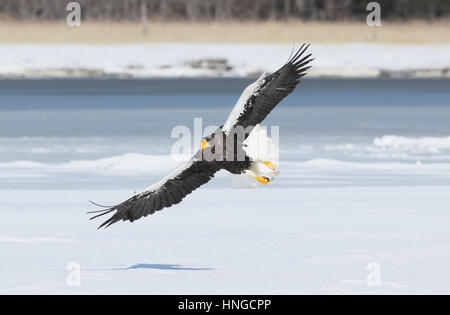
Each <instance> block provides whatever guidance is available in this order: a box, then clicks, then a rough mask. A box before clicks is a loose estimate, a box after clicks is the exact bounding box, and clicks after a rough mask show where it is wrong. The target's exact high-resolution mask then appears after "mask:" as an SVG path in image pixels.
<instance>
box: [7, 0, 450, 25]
mask: <svg viewBox="0 0 450 315" xmlns="http://www.w3.org/2000/svg"><path fill="white" fill-rule="evenodd" d="M69 2H71V1H69V0H0V18H3V19H4V18H9V19H17V20H30V19H34V20H57V19H62V18H65V16H66V15H67V11H66V5H67V3H69ZM76 2H78V3H79V4H80V5H81V8H82V18H83V19H84V20H86V19H89V20H127V21H139V20H141V19H142V15H143V14H144V15H145V16H147V17H148V18H150V19H158V20H228V19H237V20H268V19H303V20H327V21H333V20H352V19H361V18H364V17H365V16H366V15H367V12H366V6H367V4H368V3H369V2H370V0H78V1H76ZM378 2H379V3H380V5H381V13H382V17H383V18H384V19H391V20H409V19H427V20H433V19H437V18H448V17H449V16H450V0H380V1H378Z"/></svg>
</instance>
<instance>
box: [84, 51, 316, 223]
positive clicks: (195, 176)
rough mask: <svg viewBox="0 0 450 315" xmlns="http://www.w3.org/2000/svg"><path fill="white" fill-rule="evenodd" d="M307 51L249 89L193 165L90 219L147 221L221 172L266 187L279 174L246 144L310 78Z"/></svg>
mask: <svg viewBox="0 0 450 315" xmlns="http://www.w3.org/2000/svg"><path fill="white" fill-rule="evenodd" d="M308 47H309V45H308V46H306V45H305V44H303V45H302V46H301V47H300V49H299V50H298V51H297V52H296V53H295V54H294V55H293V56H292V57H291V58H290V59H289V60H288V62H287V63H286V64H285V65H284V66H283V67H281V68H280V69H279V70H277V71H275V72H274V73H272V74H267V75H266V74H263V75H262V76H261V77H260V78H259V79H258V80H257V81H256V82H254V83H253V84H251V85H249V86H248V87H247V88H246V89H245V90H244V92H243V93H242V95H241V97H240V98H239V100H238V101H237V103H236V105H235V106H234V108H233V110H232V111H231V113H230V115H229V116H228V119H227V120H226V122H225V124H224V125H223V126H222V127H220V128H219V129H218V130H217V131H216V132H215V133H213V134H211V135H210V136H208V137H205V138H203V139H202V142H201V144H200V149H199V150H198V152H197V153H196V154H195V155H194V156H193V157H192V158H191V159H190V160H189V161H187V162H184V163H181V164H180V165H178V166H177V167H176V168H175V169H174V170H173V171H172V172H170V174H168V175H167V176H166V177H164V178H163V179H161V180H160V181H158V182H157V183H155V184H153V185H151V186H150V187H148V188H147V189H145V190H143V191H142V192H139V193H137V194H135V195H134V196H133V197H131V198H130V199H128V200H126V201H124V202H122V203H121V204H118V205H116V206H113V207H108V208H107V209H104V210H100V211H93V212H90V213H96V215H95V216H94V217H92V218H91V220H92V219H95V218H98V217H100V216H103V215H107V214H109V213H112V212H114V214H113V215H112V216H111V217H110V218H109V219H108V220H106V221H105V222H103V223H102V224H101V225H100V227H99V228H102V227H108V226H110V225H111V224H114V223H116V222H119V221H127V220H128V221H130V222H133V221H135V220H138V219H140V218H141V217H146V216H148V215H150V214H153V213H155V212H156V211H159V210H161V209H164V208H168V207H171V206H172V205H174V204H177V203H179V202H181V200H182V199H183V198H184V197H185V196H187V195H188V194H190V193H191V192H192V191H194V190H195V189H197V188H198V187H200V186H201V185H203V184H206V183H207V182H208V181H209V180H211V178H213V176H214V174H215V173H216V172H218V171H219V170H222V169H225V170H227V171H229V172H230V173H232V174H246V175H248V176H251V177H253V178H255V179H256V180H257V181H258V182H260V183H261V184H268V183H269V182H270V181H271V180H272V179H273V178H274V176H275V175H278V170H277V166H276V165H275V164H274V163H273V162H271V161H265V160H260V159H258V158H257V157H256V156H255V155H254V154H252V153H251V152H252V150H251V149H252V148H249V147H248V146H247V144H246V141H245V140H247V138H248V137H249V136H250V135H251V133H252V131H254V130H256V129H255V127H256V126H257V125H258V124H259V123H261V122H262V121H263V120H264V119H265V118H266V116H267V115H268V114H269V113H270V112H271V111H272V109H273V108H274V107H275V106H276V105H277V104H278V103H279V102H280V101H281V100H282V99H283V98H285V97H286V96H287V95H289V94H290V93H291V92H292V91H293V90H294V89H295V87H296V86H297V84H299V83H300V79H301V78H302V77H303V76H305V75H306V71H307V70H308V69H309V68H310V66H309V63H310V62H311V61H312V60H313V59H312V58H311V54H308V55H305V52H306V50H307V49H308Z"/></svg>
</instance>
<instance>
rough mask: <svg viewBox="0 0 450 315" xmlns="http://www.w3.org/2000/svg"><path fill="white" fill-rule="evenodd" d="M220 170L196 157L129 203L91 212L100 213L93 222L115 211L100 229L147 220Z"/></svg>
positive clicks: (131, 199) (136, 195) (134, 197)
mask: <svg viewBox="0 0 450 315" xmlns="http://www.w3.org/2000/svg"><path fill="white" fill-rule="evenodd" d="M217 171H218V169H216V168H215V167H214V164H213V163H209V162H206V161H202V160H197V159H195V158H193V159H192V160H190V161H188V162H185V163H181V164H180V165H178V166H177V167H176V168H175V169H174V170H173V171H172V172H170V173H169V174H168V175H167V176H166V177H164V178H163V179H161V180H160V181H159V182H157V183H155V184H153V185H151V186H150V187H148V188H147V189H145V190H144V191H142V192H140V193H137V194H135V195H134V196H133V197H131V198H130V199H128V200H127V201H124V202H122V203H121V204H118V205H116V206H114V207H111V208H108V209H104V210H100V211H93V212H89V213H97V215H96V216H94V217H92V218H91V220H92V219H95V218H98V217H100V216H103V215H107V214H109V213H111V212H114V211H115V213H114V214H113V215H112V217H110V218H109V219H108V220H106V221H105V222H103V223H102V225H100V227H99V228H102V227H108V226H110V225H111V224H114V223H116V222H119V221H127V220H128V221H130V222H133V221H135V220H137V219H140V218H141V217H146V216H148V215H150V214H153V213H155V211H159V210H161V209H163V208H168V207H170V206H172V205H174V204H177V203H179V202H181V200H182V199H183V198H184V197H186V196H187V195H188V194H190V193H191V192H192V191H194V190H195V189H197V188H198V187H200V186H201V185H203V184H205V183H207V182H208V181H209V180H210V179H211V178H213V176H214V174H215V173H216V172H217Z"/></svg>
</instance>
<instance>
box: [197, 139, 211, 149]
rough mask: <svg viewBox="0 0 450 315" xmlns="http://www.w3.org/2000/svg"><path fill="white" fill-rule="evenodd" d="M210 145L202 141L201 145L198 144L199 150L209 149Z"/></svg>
mask: <svg viewBox="0 0 450 315" xmlns="http://www.w3.org/2000/svg"><path fill="white" fill-rule="evenodd" d="M210 146H211V145H210V144H209V142H208V141H206V140H205V139H203V140H202V143H200V149H202V150H204V149H206V148H208V147H210Z"/></svg>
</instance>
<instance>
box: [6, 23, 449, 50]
mask: <svg viewBox="0 0 450 315" xmlns="http://www.w3.org/2000/svg"><path fill="white" fill-rule="evenodd" d="M298 42H310V43H321V44H332V43H339V44H343V43H367V44H369V43H370V44H427V45H441V44H450V21H445V20H438V21H435V22H425V21H419V20H418V21H412V22H407V23H401V22H387V21H386V22H385V21H382V26H381V27H369V26H368V25H367V24H366V21H365V20H364V21H361V22H354V21H352V22H302V21H298V20H288V21H274V20H271V21H265V22H239V21H227V22H161V21H149V24H148V32H147V35H143V32H142V29H141V26H140V24H139V23H131V22H121V23H118V22H107V21H105V22H89V21H84V22H82V24H81V26H80V27H68V26H67V25H66V21H65V20H61V21H59V22H16V21H2V22H0V43H3V44H17V43H22V44H25V43H29V44H57V43H66V44H68V43H71V44H138V43H146V44H151V43H219V44H220V43H267V44H268V43H274V44H283V43H285V44H293V43H298Z"/></svg>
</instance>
